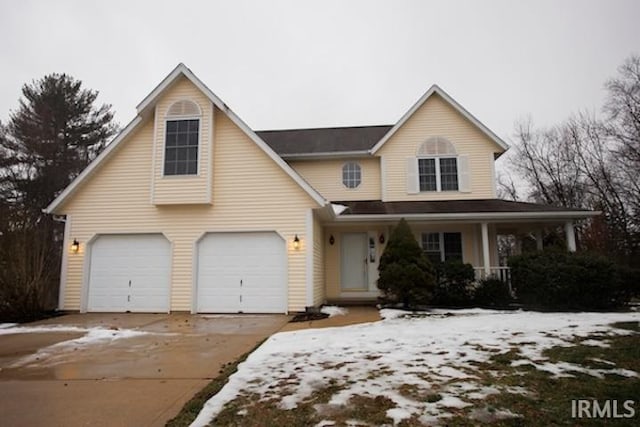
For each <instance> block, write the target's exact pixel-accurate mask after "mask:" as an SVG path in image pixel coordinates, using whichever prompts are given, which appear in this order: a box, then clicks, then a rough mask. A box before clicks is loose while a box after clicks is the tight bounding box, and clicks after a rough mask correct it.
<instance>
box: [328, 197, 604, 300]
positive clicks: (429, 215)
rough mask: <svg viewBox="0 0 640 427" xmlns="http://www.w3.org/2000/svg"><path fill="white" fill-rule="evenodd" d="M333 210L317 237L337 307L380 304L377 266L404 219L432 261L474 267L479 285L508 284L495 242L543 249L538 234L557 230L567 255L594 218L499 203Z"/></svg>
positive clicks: (353, 205)
mask: <svg viewBox="0 0 640 427" xmlns="http://www.w3.org/2000/svg"><path fill="white" fill-rule="evenodd" d="M339 205H341V206H344V207H345V209H344V210H343V211H342V212H340V214H339V215H336V217H335V218H334V219H333V220H331V221H327V222H325V224H324V226H323V230H322V232H323V242H324V283H325V292H324V293H325V299H326V300H327V301H331V302H342V303H345V302H350V301H351V302H358V301H367V300H373V299H375V298H377V297H378V295H379V291H378V288H377V279H378V265H379V260H380V257H381V255H382V253H383V251H384V248H385V247H386V244H387V242H388V239H389V236H390V235H391V231H392V229H393V227H394V226H395V224H396V223H397V222H398V221H399V220H400V218H405V219H406V220H407V222H408V223H409V225H410V227H411V229H412V231H413V234H414V236H415V238H416V241H417V242H418V243H419V244H420V246H421V247H422V249H423V250H424V252H425V255H426V256H427V257H429V259H430V260H431V261H432V262H434V263H435V262H444V261H448V260H460V261H462V262H464V263H468V264H471V265H472V266H473V267H474V270H475V273H476V279H477V280H480V279H483V278H487V277H497V278H499V279H501V280H503V281H505V282H509V280H510V274H509V267H508V266H507V265H501V262H500V256H499V253H498V252H499V251H498V237H499V236H501V235H512V236H522V235H531V236H534V238H535V241H536V245H537V248H538V249H540V250H541V249H542V248H543V246H542V245H543V243H542V236H543V230H544V229H547V228H550V227H558V226H561V227H563V229H564V233H565V241H566V246H567V250H569V251H575V250H576V239H575V232H574V223H575V221H577V220H580V219H584V218H586V217H589V216H593V215H595V214H597V213H595V212H592V211H575V210H564V209H563V210H560V208H555V207H550V206H544V205H534V204H528V203H518V202H509V201H503V200H469V201H441V202H386V203H385V202H378V201H374V202H343V203H340V204H339ZM543 209H546V210H543ZM418 210H422V212H416V211H418ZM434 211H435V212H434ZM517 248H518V245H516V251H517V250H518V249H517ZM503 264H504V262H503Z"/></svg>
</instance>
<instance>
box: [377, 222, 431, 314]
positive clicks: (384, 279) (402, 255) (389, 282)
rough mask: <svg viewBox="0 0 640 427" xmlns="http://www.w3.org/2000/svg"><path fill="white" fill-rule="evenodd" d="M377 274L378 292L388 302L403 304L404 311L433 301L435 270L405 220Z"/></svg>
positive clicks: (396, 231)
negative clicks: (378, 275)
mask: <svg viewBox="0 0 640 427" xmlns="http://www.w3.org/2000/svg"><path fill="white" fill-rule="evenodd" d="M378 270H379V271H380V277H379V278H378V288H379V289H380V290H381V291H382V292H384V294H385V297H386V298H387V299H388V300H391V301H394V302H401V303H402V304H403V305H404V306H405V307H410V306H414V305H417V304H427V303H428V302H429V301H430V300H431V296H432V291H433V285H434V275H433V266H432V265H431V262H429V260H428V259H427V257H426V256H425V255H424V253H423V252H422V248H421V247H420V245H419V244H418V242H417V241H416V239H415V237H414V236H413V233H412V232H411V229H410V228H409V224H407V222H406V221H405V220H404V218H403V219H401V220H400V222H399V223H398V225H397V227H395V229H394V230H393V232H392V233H391V236H390V237H389V241H388V243H387V246H386V247H385V249H384V252H383V253H382V256H381V257H380V265H379V266H378Z"/></svg>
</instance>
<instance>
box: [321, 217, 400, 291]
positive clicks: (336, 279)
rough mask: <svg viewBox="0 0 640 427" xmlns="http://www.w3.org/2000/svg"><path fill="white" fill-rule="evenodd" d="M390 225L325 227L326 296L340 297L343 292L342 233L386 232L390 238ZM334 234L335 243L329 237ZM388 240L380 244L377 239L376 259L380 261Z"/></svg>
mask: <svg viewBox="0 0 640 427" xmlns="http://www.w3.org/2000/svg"><path fill="white" fill-rule="evenodd" d="M389 230H390V227H389V226H387V225H352V226H340V227H331V226H327V227H326V229H325V233H324V235H325V283H326V298H327V299H336V298H340V294H341V293H342V283H341V275H340V261H341V260H340V256H341V253H342V246H341V245H342V233H369V232H371V233H373V235H375V236H378V238H379V236H380V235H381V234H384V236H385V239H387V240H388V239H389ZM330 236H333V238H334V243H333V245H331V244H329V237H330ZM386 243H387V242H386V240H385V243H384V244H380V242H379V241H378V239H376V255H377V256H376V260H377V262H380V256H381V255H382V252H384V248H385V246H386Z"/></svg>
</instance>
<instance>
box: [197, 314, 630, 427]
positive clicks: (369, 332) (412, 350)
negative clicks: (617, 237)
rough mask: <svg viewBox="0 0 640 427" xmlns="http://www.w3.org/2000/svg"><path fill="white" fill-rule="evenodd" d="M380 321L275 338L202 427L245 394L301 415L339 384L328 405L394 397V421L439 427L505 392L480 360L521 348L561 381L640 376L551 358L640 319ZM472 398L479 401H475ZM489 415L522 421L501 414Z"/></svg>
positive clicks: (202, 418)
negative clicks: (302, 406) (548, 353)
mask: <svg viewBox="0 0 640 427" xmlns="http://www.w3.org/2000/svg"><path fill="white" fill-rule="evenodd" d="M380 314H381V317H382V318H383V320H382V321H379V322H373V323H365V324H358V325H350V326H344V327H339V328H327V329H308V330H299V331H290V332H281V333H278V334H275V335H272V336H271V337H270V338H269V339H267V341H265V342H264V343H263V344H262V345H261V346H260V347H259V348H258V349H256V350H255V351H254V352H253V353H252V354H251V355H249V357H248V358H247V359H246V360H245V361H244V362H243V363H242V364H240V365H239V366H238V370H237V372H236V373H235V374H233V375H232V376H231V377H229V381H228V383H227V384H226V385H225V387H223V389H222V390H221V391H220V392H219V393H218V394H216V395H215V396H213V397H212V398H211V399H210V400H209V401H208V402H207V403H206V404H205V406H204V408H203V409H202V411H201V412H200V414H198V417H197V418H196V420H195V421H194V422H193V423H192V426H205V425H207V424H208V423H209V422H210V421H211V420H212V419H213V418H215V416H216V415H217V414H218V413H219V412H220V411H221V410H222V408H223V407H224V405H225V404H226V403H228V402H230V401H232V400H233V399H235V398H236V397H238V396H239V395H245V394H250V393H256V394H258V395H260V396H262V397H263V398H269V397H280V396H286V397H285V398H284V399H282V407H284V408H294V407H295V405H297V404H298V403H300V402H302V401H303V400H304V399H305V398H307V397H309V396H311V395H312V394H313V393H314V392H315V391H316V390H319V389H322V388H326V387H328V385H329V384H333V385H336V386H338V388H339V390H338V391H337V392H336V393H335V394H334V395H333V396H331V398H330V399H329V402H328V405H344V404H346V403H347V402H348V401H349V399H350V398H351V397H353V396H356V395H359V396H369V397H375V396H385V397H387V398H388V399H390V400H391V401H393V403H394V405H395V407H394V408H393V409H392V410H391V411H392V412H390V415H389V416H390V417H391V418H393V419H394V420H396V419H398V420H399V419H404V418H402V417H405V415H407V413H408V414H410V415H411V416H414V415H415V416H416V417H419V419H420V420H421V421H423V420H427V419H428V420H431V421H429V423H431V424H433V423H437V422H438V420H442V419H443V418H446V417H448V416H450V415H451V410H452V408H462V407H465V406H469V405H471V403H470V402H468V401H467V400H466V399H469V400H470V399H471V398H472V397H480V396H486V395H488V394H490V393H492V392H494V390H498V392H500V391H503V390H501V389H500V388H496V389H492V388H488V387H482V386H481V385H480V384H479V383H476V382H475V381H474V379H476V378H475V377H474V376H473V372H475V371H476V370H477V364H478V363H484V362H490V359H491V357H492V356H494V355H496V354H505V353H509V352H513V351H515V352H517V359H516V360H514V361H512V363H511V365H512V366H521V365H524V364H530V365H532V366H534V367H536V368H537V369H540V370H544V371H547V372H550V373H551V374H552V375H558V376H563V375H571V372H584V373H587V374H589V375H593V376H599V375H600V376H601V375H607V374H618V375H625V376H630V377H637V376H638V374H637V373H636V372H633V371H628V370H622V369H620V370H617V369H591V368H586V367H583V366H581V365H575V364H570V363H566V362H559V363H552V362H551V361H549V360H548V359H546V358H545V357H543V356H542V353H543V352H544V350H545V349H548V348H551V347H554V346H559V345H562V346H571V345H574V342H575V339H576V338H585V339H586V338H588V337H592V336H597V337H602V338H603V339H607V338H608V337H611V336H617V335H626V334H628V333H633V332H630V331H627V330H623V329H618V328H613V327H611V326H610V324H612V323H614V322H622V321H638V320H640V313H635V312H631V313H538V312H524V311H497V310H484V309H470V310H431V311H426V312H419V313H413V314H412V313H410V312H406V311H402V310H393V309H383V310H381V312H380ZM452 380H453V381H452ZM403 384H408V385H415V386H416V387H417V390H420V393H418V396H421V395H423V394H424V395H425V397H424V398H420V397H417V396H412V397H411V398H409V397H407V396H406V395H404V394H402V393H400V387H401V386H402V385H403ZM428 390H434V392H436V391H437V392H438V393H440V394H441V396H442V399H441V400H439V401H436V402H427V401H426V394H425V393H427V392H428ZM512 390H514V389H512ZM507 391H508V390H507ZM518 391H519V392H521V393H520V394H524V392H525V390H519V389H518ZM423 392H424V393H423ZM469 392H471V393H474V394H472V395H471V397H468V394H469ZM454 412H455V411H454ZM329 413H330V412H328V413H327V414H325V415H323V418H325V419H326V421H327V422H330V418H331V417H330V416H329V415H328V414H329ZM487 416H490V417H494V418H495V417H515V416H518V415H517V414H513V413H510V412H508V411H497V412H495V411H494V412H492V413H490V414H488V415H487Z"/></svg>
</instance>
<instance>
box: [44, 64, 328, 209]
mask: <svg viewBox="0 0 640 427" xmlns="http://www.w3.org/2000/svg"><path fill="white" fill-rule="evenodd" d="M180 76H184V77H186V78H187V79H188V80H189V81H190V82H191V83H193V84H194V85H195V86H196V87H197V88H198V89H199V90H200V91H201V92H202V93H204V94H205V95H206V96H207V98H209V100H210V101H211V102H212V103H213V105H215V106H216V107H217V108H218V109H219V110H220V111H222V112H223V113H225V115H226V116H227V117H228V118H229V119H230V120H231V121H232V122H233V123H234V124H235V125H236V126H238V128H240V129H241V130H242V131H243V132H244V133H245V134H246V135H247V136H248V137H249V138H250V139H251V141H253V142H254V143H255V144H256V145H257V146H258V147H259V148H260V149H262V150H263V151H264V152H265V153H266V154H267V155H268V156H269V157H270V158H271V159H272V160H273V161H274V162H275V163H276V164H277V165H278V166H279V167H280V168H281V169H282V170H283V171H284V172H285V173H286V174H287V175H289V176H290V177H291V178H292V179H293V180H294V181H295V182H296V183H297V184H298V185H299V186H300V187H301V188H302V189H303V190H304V191H305V192H306V193H307V194H309V196H310V197H311V198H312V199H313V200H314V201H315V202H317V203H318V204H319V205H320V206H325V205H327V204H328V201H327V200H326V199H325V198H324V197H323V196H322V195H321V194H320V193H318V192H317V191H316V190H315V189H314V188H313V187H311V186H310V185H309V184H308V183H307V182H306V181H305V180H304V179H303V178H302V177H301V176H300V175H299V174H298V173H297V172H296V171H295V170H293V168H291V167H290V166H289V165H288V164H287V163H286V162H285V161H284V160H283V159H282V158H281V157H280V156H278V154H276V153H275V152H274V151H273V149H272V148H271V147H269V145H267V144H266V143H265V142H264V141H263V140H262V139H261V138H260V137H259V136H258V135H256V133H255V132H254V131H253V130H251V128H250V127H249V126H248V125H247V124H246V123H245V122H244V121H242V119H240V117H238V116H237V115H236V114H235V113H234V112H233V111H232V110H231V109H230V108H229V107H228V106H227V105H226V104H225V103H224V102H222V100H221V99H220V98H218V97H217V96H216V95H215V94H214V93H213V92H212V91H211V90H210V89H209V88H208V87H207V86H206V85H205V84H204V83H203V82H202V81H201V80H200V79H198V78H197V77H196V76H195V74H193V72H191V70H189V68H187V67H186V66H185V65H184V64H182V63H180V64H178V66H176V68H174V69H173V71H171V73H169V75H167V77H165V78H164V79H163V80H162V81H161V82H160V84H158V86H156V87H155V88H154V89H153V90H152V91H151V93H150V94H149V95H147V96H146V97H145V98H144V99H143V100H142V102H141V103H140V104H138V106H137V107H136V109H137V111H138V115H137V116H136V117H135V118H134V119H133V120H132V121H131V122H130V123H129V124H128V125H127V126H126V127H125V128H124V129H123V130H122V131H121V132H120V133H119V134H118V135H117V136H116V137H115V138H114V139H113V140H112V141H111V143H110V144H109V145H107V147H106V148H105V149H104V150H103V151H102V153H100V155H99V156H98V157H96V159H95V160H94V161H93V162H91V163H90V164H89V165H88V166H87V167H86V168H85V169H84V170H83V171H82V173H81V174H80V175H78V176H77V177H76V179H74V180H73V181H72V182H71V184H69V185H68V186H67V187H66V188H65V189H64V190H63V191H62V192H61V193H60V194H59V195H58V197H56V198H55V200H53V201H52V202H51V203H50V204H49V206H47V207H46V208H45V209H44V212H46V213H54V212H55V210H56V208H58V207H59V206H61V205H62V203H63V202H64V201H65V200H66V199H67V198H69V197H70V196H71V195H72V194H73V193H74V192H75V191H76V190H77V189H78V188H79V186H80V185H81V184H82V182H83V181H84V180H86V179H88V178H89V177H90V176H91V175H92V174H93V173H95V171H96V170H97V169H98V168H99V166H100V165H101V164H102V163H104V162H105V161H106V160H107V159H108V158H109V157H111V155H112V154H113V153H114V152H115V150H116V149H117V147H118V146H119V145H120V144H122V142H123V141H125V140H126V139H127V137H128V136H129V135H131V134H132V133H133V131H134V130H135V129H137V128H138V126H139V125H140V124H141V123H142V122H143V121H144V118H145V117H148V116H150V111H153V107H154V106H155V103H156V102H157V101H158V99H159V98H160V96H161V95H162V94H163V93H164V92H165V91H166V90H167V89H168V88H169V87H171V85H172V84H173V83H174V82H175V81H176V80H177V79H178V78H179V77H180Z"/></svg>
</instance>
